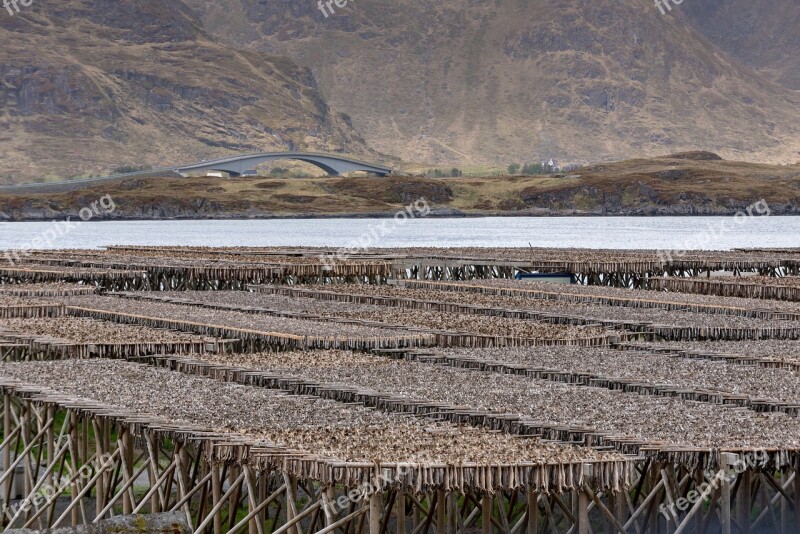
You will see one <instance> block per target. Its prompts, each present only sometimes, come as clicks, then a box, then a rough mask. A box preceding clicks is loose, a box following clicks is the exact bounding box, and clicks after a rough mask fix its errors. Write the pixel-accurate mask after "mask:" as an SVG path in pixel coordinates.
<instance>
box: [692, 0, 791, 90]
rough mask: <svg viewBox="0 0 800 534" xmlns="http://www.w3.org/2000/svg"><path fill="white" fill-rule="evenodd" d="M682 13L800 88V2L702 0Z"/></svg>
mask: <svg viewBox="0 0 800 534" xmlns="http://www.w3.org/2000/svg"><path fill="white" fill-rule="evenodd" d="M681 7H682V9H681V13H682V14H684V15H685V16H687V17H688V18H689V20H690V21H691V22H692V24H693V25H694V27H695V29H696V30H697V31H698V32H700V33H702V34H703V35H705V36H706V37H708V39H709V40H710V41H712V42H713V43H714V44H715V45H717V46H719V47H720V48H722V49H723V50H725V51H726V52H728V53H730V54H731V55H733V56H734V57H736V58H737V59H739V60H740V61H742V62H743V63H745V64H747V65H748V66H750V67H752V68H754V69H756V70H757V71H759V73H762V74H764V75H766V76H768V77H770V78H772V79H773V80H775V81H776V82H778V83H780V84H782V85H784V86H786V87H789V88H791V89H798V90H800V54H798V51H800V2H796V1H795V0H703V1H702V2H684V3H683V4H682V6H681Z"/></svg>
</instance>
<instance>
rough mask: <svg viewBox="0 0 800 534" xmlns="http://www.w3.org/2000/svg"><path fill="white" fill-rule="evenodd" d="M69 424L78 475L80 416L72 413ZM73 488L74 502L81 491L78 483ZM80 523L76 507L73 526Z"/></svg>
mask: <svg viewBox="0 0 800 534" xmlns="http://www.w3.org/2000/svg"><path fill="white" fill-rule="evenodd" d="M69 424H70V430H69V435H70V438H71V439H72V445H73V446H72V449H71V451H72V453H73V458H72V467H73V470H74V472H75V473H77V472H78V469H80V468H81V466H80V457H79V452H78V451H80V442H79V438H78V434H79V433H78V430H79V429H78V415H77V414H76V413H75V412H72V413H70V423H69ZM73 474H74V473H73ZM71 488H72V500H73V501H74V500H76V499H77V498H78V492H79V490H78V482H77V481H74V482H72V484H71ZM128 513H130V512H128ZM79 523H80V510H79V509H78V507H77V506H75V507H73V508H72V526H73V527H77V526H78V524H79Z"/></svg>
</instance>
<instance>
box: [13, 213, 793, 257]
mask: <svg viewBox="0 0 800 534" xmlns="http://www.w3.org/2000/svg"><path fill="white" fill-rule="evenodd" d="M53 227H54V223H49V222H21V223H16V222H4V223H0V249H20V248H59V249H67V248H98V247H102V246H106V245H151V246H156V245H173V246H175V245H187V246H188V245H194V246H215V247H218V246H253V247H255V246H310V247H323V246H327V247H335V248H339V247H356V246H358V245H359V243H362V244H366V245H368V246H372V247H528V246H534V247H556V248H568V247H577V248H613V249H653V250H658V249H662V250H667V249H670V250H683V249H686V248H691V249H708V250H728V249H732V248H738V247H764V248H768V247H793V248H800V217H748V218H745V219H741V220H735V219H734V218H733V217H551V218H541V217H489V218H469V219H467V218H453V219H449V218H448V219H443V218H427V219H416V220H408V221H406V222H403V223H400V222H395V221H394V220H393V219H273V220H224V221H209V220H202V221H198V220H193V221H188V220H187V221H113V222H111V221H98V222H94V221H92V222H87V223H82V224H80V225H79V226H78V227H77V228H72V229H70V230H69V231H68V232H66V233H65V234H64V235H58V236H57V237H55V239H50V240H49V241H50V242H44V243H42V239H41V238H42V236H48V235H52V232H50V233H49V234H48V229H52V228H53ZM37 238H39V239H38V240H37Z"/></svg>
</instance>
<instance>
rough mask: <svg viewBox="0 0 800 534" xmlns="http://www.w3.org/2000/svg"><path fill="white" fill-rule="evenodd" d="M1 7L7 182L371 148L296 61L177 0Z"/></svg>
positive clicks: (3, 174) (1, 152) (0, 114)
mask: <svg viewBox="0 0 800 534" xmlns="http://www.w3.org/2000/svg"><path fill="white" fill-rule="evenodd" d="M20 7H21V11H20V12H19V13H17V14H15V15H13V16H11V15H9V14H8V12H7V11H6V10H5V9H3V10H2V13H0V45H1V46H0V83H2V88H1V89H0V162H2V165H0V183H2V182H4V181H5V182H10V181H23V180H28V179H34V178H36V179H42V178H45V177H47V176H50V175H52V176H60V177H67V176H71V175H88V174H90V173H94V174H99V173H108V172H109V171H111V170H112V169H114V168H115V167H119V166H124V165H136V166H138V165H154V166H158V165H164V164H179V163H184V162H186V163H188V162H193V161H199V160H200V159H203V158H209V157H212V156H214V155H219V154H221V153H227V152H230V151H237V152H247V151H265V150H286V149H294V148H308V149H314V150H325V151H344V152H349V153H352V154H355V155H370V156H371V157H374V154H373V153H371V152H370V151H369V150H368V149H367V148H366V146H365V144H364V141H363V139H362V138H361V137H360V136H359V135H358V134H357V133H356V132H355V131H354V130H353V129H352V128H351V127H350V125H349V124H348V123H347V120H346V119H344V118H342V117H341V116H340V115H338V114H337V113H335V112H334V111H332V110H331V109H330V108H329V107H328V105H327V103H326V102H325V100H324V99H323V98H322V96H321V94H320V92H319V91H318V90H317V87H316V81H315V79H314V77H313V75H312V73H311V72H310V71H309V70H308V69H307V68H304V67H299V66H297V65H296V64H295V63H293V62H292V61H290V60H288V59H286V58H284V57H280V56H271V55H267V54H264V53H261V52H258V51H255V50H244V51H243V50H238V49H235V48H233V47H230V46H228V45H225V44H220V43H219V42H218V41H217V40H216V39H214V38H212V37H210V36H209V35H208V34H207V32H206V31H205V30H204V29H203V28H202V25H201V23H200V21H199V20H198V19H196V18H195V15H194V13H193V12H192V11H191V10H190V9H189V8H187V7H186V5H185V4H183V3H182V2H181V1H178V0H170V1H169V2H162V1H159V0H135V1H133V0H123V1H120V0H58V1H57V2H50V1H48V2H40V1H36V2H33V4H32V5H31V6H29V7H24V6H22V5H20Z"/></svg>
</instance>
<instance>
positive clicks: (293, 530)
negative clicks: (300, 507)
mask: <svg viewBox="0 0 800 534" xmlns="http://www.w3.org/2000/svg"><path fill="white" fill-rule="evenodd" d="M296 503H297V478H296V477H293V476H289V477H288V479H287V480H286V522H287V523H288V522H290V521H291V520H292V519H294V518H295V517H296V516H297V508H296ZM287 532H288V534H300V533H299V531H298V529H297V526H296V525H292V526H291V527H290V528H289V530H288V531H287Z"/></svg>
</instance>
